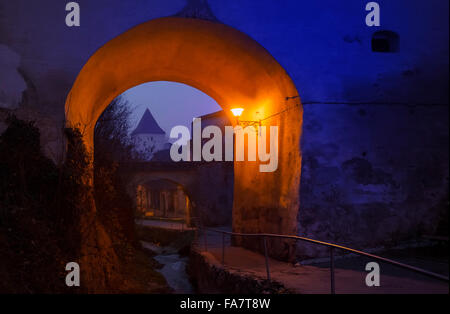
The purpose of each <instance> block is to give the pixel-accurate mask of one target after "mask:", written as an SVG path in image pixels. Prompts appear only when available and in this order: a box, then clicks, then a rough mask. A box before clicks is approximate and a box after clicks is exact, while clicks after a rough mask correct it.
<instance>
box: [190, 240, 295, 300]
mask: <svg viewBox="0 0 450 314" xmlns="http://www.w3.org/2000/svg"><path fill="white" fill-rule="evenodd" d="M187 273H188V275H189V276H190V277H191V281H192V282H193V284H194V285H195V286H196V289H197V292H198V293H203V294H219V293H224V294H280V293H292V292H291V291H289V290H288V289H286V288H285V287H284V286H283V285H282V284H281V283H279V282H274V281H272V282H270V283H269V282H267V280H266V278H261V277H256V276H249V275H246V274H242V273H239V272H238V271H237V270H232V269H227V268H226V266H225V267H223V266H222V265H221V264H220V263H219V262H217V260H216V259H215V257H214V256H213V255H212V254H210V253H208V252H199V251H198V250H197V249H196V248H192V249H191V253H190V258H189V264H188V266H187Z"/></svg>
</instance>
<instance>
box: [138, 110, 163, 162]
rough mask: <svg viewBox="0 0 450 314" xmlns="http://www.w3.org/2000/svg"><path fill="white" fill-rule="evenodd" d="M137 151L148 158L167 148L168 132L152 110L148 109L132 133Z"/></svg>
mask: <svg viewBox="0 0 450 314" xmlns="http://www.w3.org/2000/svg"><path fill="white" fill-rule="evenodd" d="M131 138H132V140H133V143H134V145H135V149H136V151H137V152H138V153H139V154H140V155H141V156H142V157H143V158H144V159H146V160H151V159H152V158H153V155H154V154H155V153H156V152H158V151H161V150H163V149H165V148H166V146H167V145H166V144H167V143H168V142H167V139H166V133H165V132H164V131H163V129H161V127H160V126H159V125H158V123H157V122H156V120H155V118H154V117H153V115H152V114H151V112H150V110H148V109H147V110H146V111H145V112H144V115H143V116H142V118H141V121H140V122H139V124H138V126H137V127H136V129H135V130H134V131H133V132H132V133H131Z"/></svg>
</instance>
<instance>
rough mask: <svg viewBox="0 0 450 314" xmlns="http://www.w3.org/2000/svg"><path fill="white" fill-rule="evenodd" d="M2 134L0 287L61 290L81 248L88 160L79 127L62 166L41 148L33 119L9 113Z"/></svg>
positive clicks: (71, 135) (7, 289)
mask: <svg viewBox="0 0 450 314" xmlns="http://www.w3.org/2000/svg"><path fill="white" fill-rule="evenodd" d="M7 123H8V128H7V129H6V131H5V132H4V133H3V134H2V135H1V136H0V292H18V293H28V292H30V293H32V292H41V293H42V292H44V293H49V292H59V291H63V290H64V288H65V281H64V278H65V271H64V270H65V264H66V263H67V261H71V260H74V257H75V256H77V255H78V253H79V246H80V240H79V230H78V229H77V226H78V219H79V217H80V211H81V209H80V204H79V195H80V193H84V192H85V191H84V190H85V189H87V187H86V185H85V184H84V182H83V176H84V175H85V173H86V171H87V167H88V164H89V160H88V157H87V154H86V151H85V149H84V145H83V144H82V141H81V134H80V133H79V132H78V131H76V130H66V135H67V138H68V154H67V158H66V161H65V163H64V165H62V166H61V167H60V168H58V167H56V166H55V164H54V163H53V162H52V161H51V160H49V159H48V158H47V157H45V156H44V155H43V153H42V151H41V146H40V134H39V130H38V128H36V127H35V126H34V123H33V122H26V121H22V120H19V119H17V118H16V117H15V116H10V117H9V118H8V119H7Z"/></svg>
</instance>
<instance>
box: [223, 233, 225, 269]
mask: <svg viewBox="0 0 450 314" xmlns="http://www.w3.org/2000/svg"><path fill="white" fill-rule="evenodd" d="M222 265H225V233H222Z"/></svg>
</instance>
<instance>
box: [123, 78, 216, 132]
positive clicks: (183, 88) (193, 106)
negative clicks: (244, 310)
mask: <svg viewBox="0 0 450 314" xmlns="http://www.w3.org/2000/svg"><path fill="white" fill-rule="evenodd" d="M122 96H123V98H124V99H125V100H127V101H128V102H129V103H130V106H131V109H132V110H133V114H132V117H131V123H130V124H131V130H130V131H132V130H134V128H135V127H136V126H137V124H138V123H139V120H140V118H141V117H142V115H143V114H144V111H145V110H146V109H147V108H148V109H150V111H151V113H152V114H153V116H154V117H155V119H156V121H157V122H158V124H159V126H160V127H161V128H162V129H163V130H164V131H165V132H166V134H167V136H169V135H170V130H171V129H172V127H174V126H176V125H184V126H187V127H188V128H189V129H190V126H191V122H192V119H193V118H194V117H198V116H201V115H205V114H208V113H212V112H216V111H218V110H221V108H220V106H219V105H218V104H217V103H216V101H215V100H214V99H212V98H211V97H209V96H208V95H206V94H205V93H203V92H201V91H200V90H198V89H196V88H193V87H191V86H188V85H185V84H181V83H175V82H150V83H145V84H142V85H139V86H136V87H134V88H131V89H129V90H128V91H126V92H125V93H123V94H122Z"/></svg>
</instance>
